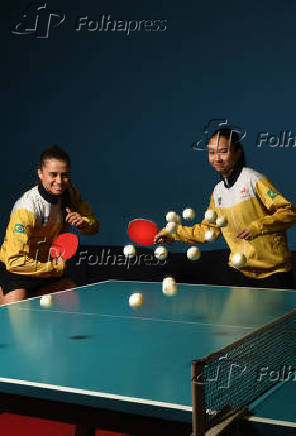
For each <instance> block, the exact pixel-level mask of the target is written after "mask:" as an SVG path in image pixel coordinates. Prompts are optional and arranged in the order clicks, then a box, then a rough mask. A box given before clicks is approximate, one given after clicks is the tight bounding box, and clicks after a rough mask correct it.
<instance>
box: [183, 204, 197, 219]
mask: <svg viewBox="0 0 296 436" xmlns="http://www.w3.org/2000/svg"><path fill="white" fill-rule="evenodd" d="M182 216H183V218H184V220H188V221H191V220H194V218H195V212H194V210H193V209H191V208H190V207H188V208H187V209H184V210H183V212H182Z"/></svg>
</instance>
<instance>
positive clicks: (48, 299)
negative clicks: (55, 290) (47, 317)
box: [40, 294, 53, 307]
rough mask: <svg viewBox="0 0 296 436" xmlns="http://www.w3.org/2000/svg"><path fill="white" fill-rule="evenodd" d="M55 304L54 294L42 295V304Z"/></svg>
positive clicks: (47, 305)
mask: <svg viewBox="0 0 296 436" xmlns="http://www.w3.org/2000/svg"><path fill="white" fill-rule="evenodd" d="M52 305H53V296H52V295H50V294H46V295H42V297H41V298H40V306H42V307H51V306H52Z"/></svg>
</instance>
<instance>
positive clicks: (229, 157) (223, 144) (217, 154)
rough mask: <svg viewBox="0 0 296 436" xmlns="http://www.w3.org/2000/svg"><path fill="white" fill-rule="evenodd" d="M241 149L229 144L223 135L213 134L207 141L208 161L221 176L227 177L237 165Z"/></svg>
mask: <svg viewBox="0 0 296 436" xmlns="http://www.w3.org/2000/svg"><path fill="white" fill-rule="evenodd" d="M241 154H242V151H241V149H240V148H238V149H237V150H235V149H234V147H233V146H231V145H230V139H229V138H226V137H225V136H218V135H215V136H213V137H212V138H211V139H210V141H209V162H210V165H211V166H212V167H213V168H215V170H216V171H218V173H220V174H221V176H222V177H229V176H230V174H231V173H232V171H233V170H234V168H235V167H236V165H237V162H238V160H239V158H240V157H241Z"/></svg>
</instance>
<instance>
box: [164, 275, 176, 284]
mask: <svg viewBox="0 0 296 436" xmlns="http://www.w3.org/2000/svg"><path fill="white" fill-rule="evenodd" d="M162 283H165V284H170V285H171V284H174V283H176V279H175V278H174V277H172V276H167V277H165V278H164V279H163V280H162Z"/></svg>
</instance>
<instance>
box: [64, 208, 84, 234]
mask: <svg viewBox="0 0 296 436" xmlns="http://www.w3.org/2000/svg"><path fill="white" fill-rule="evenodd" d="M66 211H67V216H66V223H68V224H70V225H71V226H75V227H77V229H78V230H79V229H81V228H82V227H84V225H85V221H84V220H83V217H82V216H81V215H80V214H79V213H78V212H72V211H71V209H69V208H68V207H67V208H66Z"/></svg>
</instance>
